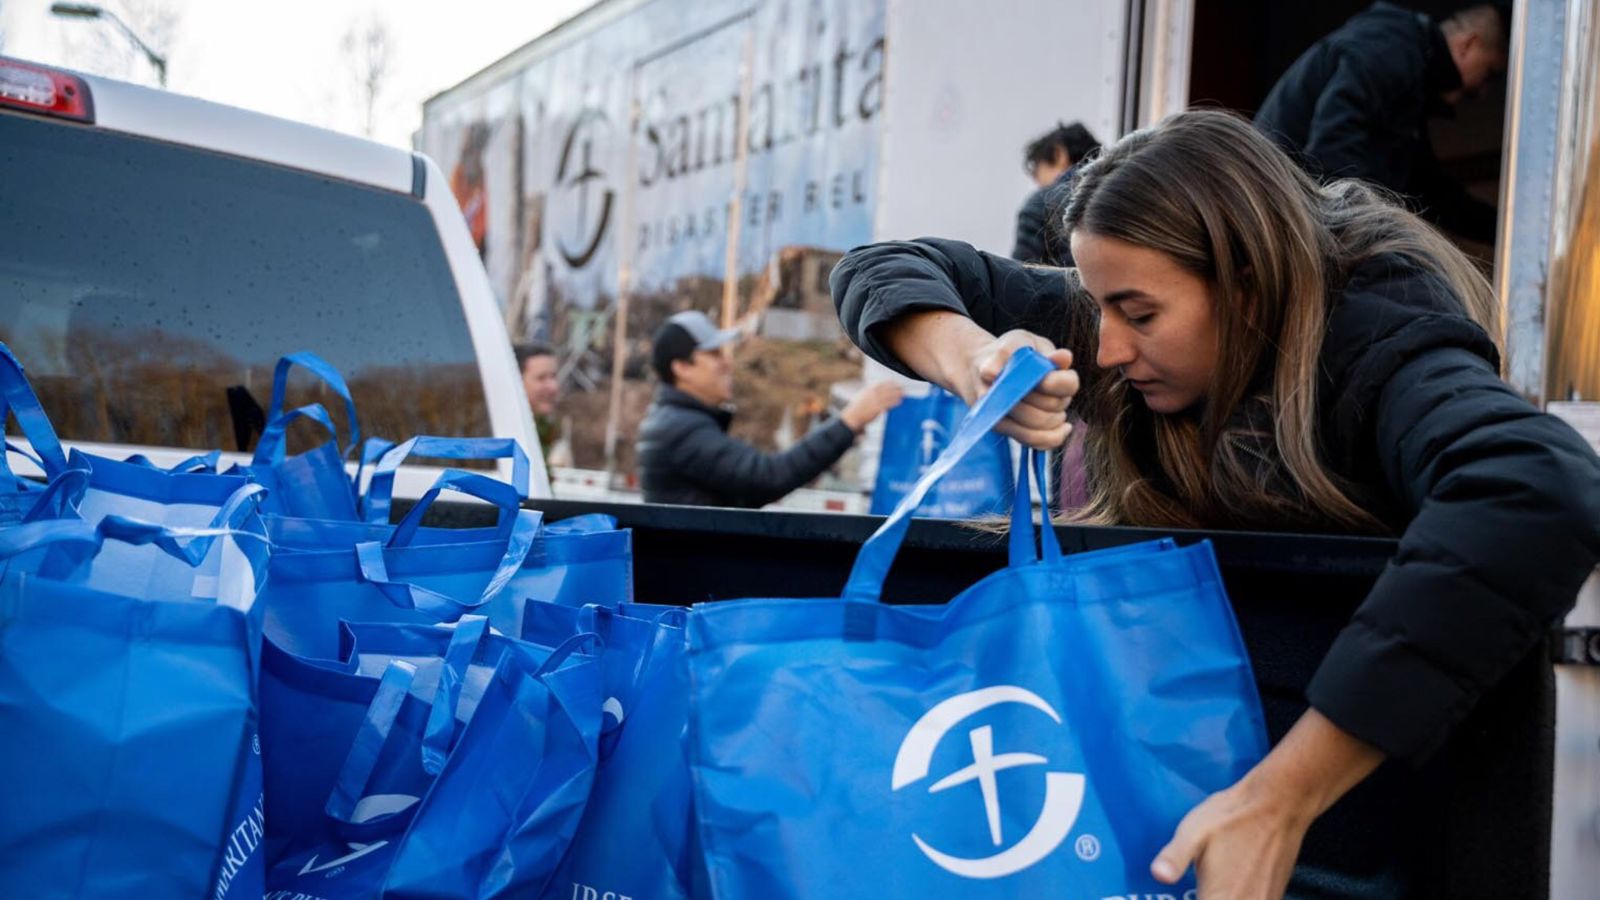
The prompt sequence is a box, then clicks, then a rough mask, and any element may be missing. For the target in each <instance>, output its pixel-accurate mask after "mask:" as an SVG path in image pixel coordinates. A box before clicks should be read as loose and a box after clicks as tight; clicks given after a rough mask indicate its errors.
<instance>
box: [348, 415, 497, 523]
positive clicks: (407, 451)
mask: <svg viewBox="0 0 1600 900" xmlns="http://www.w3.org/2000/svg"><path fill="white" fill-rule="evenodd" d="M412 456H423V457H428V458H430V459H458V460H464V459H509V460H511V486H512V487H513V488H515V489H516V491H517V496H518V497H520V498H523V499H526V498H527V496H528V455H527V453H525V452H523V449H522V445H521V444H519V443H517V442H516V441H515V440H514V439H512V438H445V437H432V436H430V435H418V436H416V437H414V438H411V439H410V440H408V441H404V442H402V443H400V444H397V445H395V446H393V447H390V448H388V449H387V450H384V451H383V452H382V453H381V454H379V455H378V456H377V460H376V462H374V463H373V465H372V477H371V480H370V481H369V482H368V483H367V489H366V493H365V494H364V495H363V496H362V498H361V515H362V520H363V521H365V522H371V523H373V524H382V525H386V524H388V522H389V508H390V507H391V506H392V505H393V502H394V477H395V473H396V472H398V471H399V470H400V466H401V464H403V463H404V462H405V461H406V459H407V458H409V457H412Z"/></svg>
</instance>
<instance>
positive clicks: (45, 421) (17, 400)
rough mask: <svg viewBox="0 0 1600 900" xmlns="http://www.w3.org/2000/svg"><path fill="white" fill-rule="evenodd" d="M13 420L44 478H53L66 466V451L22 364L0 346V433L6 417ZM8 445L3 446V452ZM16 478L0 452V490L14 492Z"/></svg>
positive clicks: (9, 350)
mask: <svg viewBox="0 0 1600 900" xmlns="http://www.w3.org/2000/svg"><path fill="white" fill-rule="evenodd" d="M7 413H10V414H11V415H14V416H16V417H17V425H19V426H20V427H21V428H22V433H23V435H24V436H26V437H27V439H28V444H29V445H30V446H32V448H33V452H34V453H35V454H37V455H36V456H34V457H33V458H34V459H35V461H37V462H38V463H39V468H41V469H43V470H44V473H45V476H46V477H48V478H53V477H55V476H56V475H57V474H58V473H60V472H61V471H62V470H63V469H65V468H66V467H67V454H66V451H64V450H62V449H61V439H60V438H58V437H56V430H55V427H54V426H52V425H51V424H50V417H49V416H47V415H45V412H44V407H43V406H42V405H40V403H39V396H38V395H37V394H35V393H34V392H33V385H31V384H29V383H28V376H27V375H26V374H24V373H23V370H22V363H21V362H19V361H18V360H17V357H16V356H15V355H13V354H12V352H11V348H9V347H7V346H6V345H5V344H0V432H4V431H5V427H6V414H7ZM9 448H10V445H9V444H8V445H7V449H9ZM16 490H19V488H18V487H17V477H16V476H15V475H13V474H12V473H11V466H10V465H9V464H7V462H6V454H4V453H0V491H8V492H9V491H16Z"/></svg>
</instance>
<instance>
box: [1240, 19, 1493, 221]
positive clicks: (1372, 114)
mask: <svg viewBox="0 0 1600 900" xmlns="http://www.w3.org/2000/svg"><path fill="white" fill-rule="evenodd" d="M1509 8H1510V4H1504V5H1503V6H1502V5H1501V4H1489V3H1484V4H1479V5H1477V6H1472V7H1469V8H1466V9H1463V10H1461V11H1459V12H1457V13H1456V14H1455V15H1453V16H1451V17H1450V18H1448V19H1446V20H1444V21H1443V22H1434V21H1433V20H1432V19H1430V18H1428V17H1427V16H1426V15H1423V14H1422V13H1418V12H1414V11H1412V10H1408V9H1404V8H1402V7H1400V6H1396V5H1394V4H1391V3H1374V4H1373V5H1372V7H1371V8H1370V9H1367V10H1366V11H1365V12H1362V13H1360V14H1359V15H1357V16H1355V17H1354V18H1352V19H1351V20H1350V21H1348V22H1346V23H1345V24H1344V25H1343V26H1342V27H1341V28H1339V30H1337V31H1335V32H1333V33H1332V34H1330V35H1328V36H1327V37H1324V38H1323V39H1322V40H1320V41H1318V42H1317V43H1316V44H1314V45H1312V47H1311V49H1309V50H1307V51H1306V52H1305V53H1304V54H1303V55H1301V57H1300V58H1299V59H1297V60H1295V62H1294V65H1292V66H1290V67H1289V70H1288V71H1287V72H1285V73H1283V77H1282V78H1280V79H1279V80H1278V83H1277V85H1275V86H1274V87H1273V89H1272V93H1270V94H1268V95H1267V99H1266V100H1265V102H1263V103H1262V105H1261V109H1260V111H1259V112H1257V113H1256V120H1255V124H1256V127H1257V128H1259V129H1261V131H1262V132H1263V133H1265V134H1266V135H1268V136H1269V137H1271V138H1272V139H1273V140H1275V141H1277V142H1278V145H1279V146H1281V147H1283V148H1284V149H1285V150H1287V151H1289V154H1290V155H1291V156H1294V157H1295V158H1297V159H1298V160H1300V162H1301V164H1302V165H1304V166H1305V167H1306V169H1307V171H1309V172H1311V174H1313V175H1316V176H1318V177H1322V178H1360V179H1364V180H1366V181H1370V182H1372V183H1374V184H1377V185H1380V186H1382V187H1385V188H1388V189H1389V190H1391V191H1394V192H1395V193H1397V194H1401V195H1404V196H1406V197H1409V198H1411V199H1412V201H1413V202H1414V203H1415V204H1416V205H1417V207H1418V208H1419V209H1420V210H1421V212H1422V213H1423V215H1424V216H1426V217H1427V218H1429V219H1430V220H1432V221H1433V222H1435V223H1436V224H1438V225H1440V226H1442V227H1444V228H1447V229H1449V230H1450V231H1453V232H1456V233H1457V234H1459V235H1461V236H1462V237H1466V238H1471V239H1472V240H1476V241H1483V242H1485V243H1492V242H1493V241H1494V236H1495V223H1496V217H1495V211H1494V207H1493V206H1490V205H1489V204H1487V203H1484V202H1483V201H1481V200H1478V199H1476V198H1474V197H1472V196H1471V195H1470V194H1468V193H1467V191H1466V189H1465V188H1464V187H1462V186H1461V185H1460V184H1459V183H1458V182H1455V181H1453V180H1451V179H1450V178H1449V177H1448V176H1446V175H1445V174H1444V173H1443V172H1442V171H1441V169H1440V166H1439V161H1438V160H1437V159H1436V158H1435V157H1434V155H1433V146H1432V143H1431V142H1430V141H1429V139H1428V119H1429V117H1430V116H1433V115H1438V114H1444V113H1448V111H1449V109H1450V107H1453V106H1454V105H1455V104H1456V103H1457V102H1459V101H1460V99H1461V98H1462V97H1463V96H1465V95H1467V94H1471V93H1475V92H1477V91H1479V90H1481V89H1482V87H1483V86H1484V84H1485V83H1486V82H1487V81H1488V80H1489V78H1490V77H1491V76H1492V75H1494V74H1496V73H1499V72H1504V71H1505V68H1506V43H1507V33H1508V31H1509V28H1508V26H1509V24H1510V16H1509Z"/></svg>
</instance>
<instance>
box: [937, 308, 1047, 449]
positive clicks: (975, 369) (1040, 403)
mask: <svg viewBox="0 0 1600 900" xmlns="http://www.w3.org/2000/svg"><path fill="white" fill-rule="evenodd" d="M1022 347H1031V348H1033V349H1034V350H1037V351H1038V352H1039V353H1040V354H1041V355H1043V356H1044V357H1045V358H1046V359H1048V360H1050V361H1051V362H1053V363H1055V364H1056V371H1054V372H1052V373H1050V374H1049V375H1047V376H1045V379H1044V381H1042V382H1040V383H1039V386H1038V387H1037V388H1034V390H1033V393H1031V394H1029V395H1028V396H1027V397H1025V398H1024V399H1023V401H1022V402H1021V403H1018V404H1017V405H1016V407H1014V408H1013V409H1012V410H1011V415H1009V416H1007V417H1006V419H1005V421H1004V422H1001V423H1000V424H999V425H998V426H996V427H995V430H996V431H998V432H1000V433H1001V434H1003V435H1005V436H1007V437H1010V438H1015V439H1016V440H1018V441H1021V442H1022V443H1023V444H1026V445H1027V446H1029V447H1032V448H1034V449H1035V450H1054V449H1055V448H1057V447H1060V446H1061V445H1063V444H1065V443H1066V442H1067V435H1068V434H1070V433H1071V431H1072V426H1071V425H1069V424H1068V423H1067V406H1068V405H1069V404H1070V403H1071V402H1072V398H1073V396H1074V395H1076V394H1077V393H1078V373H1077V372H1075V371H1073V370H1072V352H1071V351H1070V350H1061V349H1058V348H1057V347H1056V345H1055V344H1052V343H1050V342H1049V341H1048V340H1046V339H1044V338H1042V337H1040V336H1039V335H1037V334H1034V333H1032V332H1030V331H1023V330H1021V329H1018V330H1016V331H1008V332H1006V333H1005V334H1002V335H1000V336H999V337H997V338H994V339H992V340H990V341H988V342H986V343H983V344H980V345H975V346H973V347H972V348H971V349H968V350H966V351H965V352H964V356H965V359H964V361H963V364H962V365H961V366H960V367H959V368H958V369H957V370H956V371H954V372H951V373H950V377H951V381H952V382H953V383H952V385H951V389H952V390H954V391H955V392H956V393H957V394H959V395H961V399H963V400H965V401H966V402H967V403H968V404H969V405H970V404H972V403H976V402H977V400H978V398H979V397H981V396H982V395H983V394H984V393H985V392H987V391H988V390H989V388H990V387H991V386H993V384H994V381H995V379H996V378H999V377H1000V371H1001V370H1002V369H1004V368H1005V366H1006V363H1007V362H1009V361H1010V360H1011V355H1012V354H1013V353H1016V352H1017V350H1018V349H1019V348H1022Z"/></svg>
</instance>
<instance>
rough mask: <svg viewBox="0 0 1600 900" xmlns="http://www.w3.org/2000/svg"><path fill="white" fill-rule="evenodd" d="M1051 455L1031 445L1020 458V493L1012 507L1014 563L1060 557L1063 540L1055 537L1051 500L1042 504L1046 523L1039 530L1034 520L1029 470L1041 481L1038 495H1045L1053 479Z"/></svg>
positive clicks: (1034, 477)
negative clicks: (1048, 465)
mask: <svg viewBox="0 0 1600 900" xmlns="http://www.w3.org/2000/svg"><path fill="white" fill-rule="evenodd" d="M1048 459H1049V455H1048V454H1045V453H1040V452H1039V451H1037V450H1033V449H1031V448H1030V449H1028V450H1025V451H1023V453H1022V458H1021V459H1019V460H1018V461H1017V493H1016V500H1015V502H1014V503H1013V504H1012V507H1011V539H1010V547H1011V565H1013V566H1021V565H1027V564H1028V563H1032V562H1038V561H1039V560H1040V559H1041V558H1042V559H1043V560H1044V561H1045V562H1047V563H1057V562H1060V561H1061V541H1060V539H1058V538H1057V537H1056V531H1055V528H1053V527H1052V526H1051V524H1050V508H1049V503H1048V501H1046V502H1045V503H1043V504H1041V510H1040V511H1041V515H1043V517H1044V523H1043V527H1041V528H1040V529H1038V530H1037V532H1036V531H1035V529H1034V524H1033V492H1032V491H1031V490H1029V486H1030V473H1031V478H1032V481H1035V482H1037V483H1038V486H1039V496H1040V497H1041V498H1043V497H1045V496H1046V492H1047V491H1048V490H1049V488H1048V485H1049V483H1050V482H1049V476H1048V473H1047V471H1046V461H1047V460H1048ZM1041 551H1042V556H1041Z"/></svg>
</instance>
